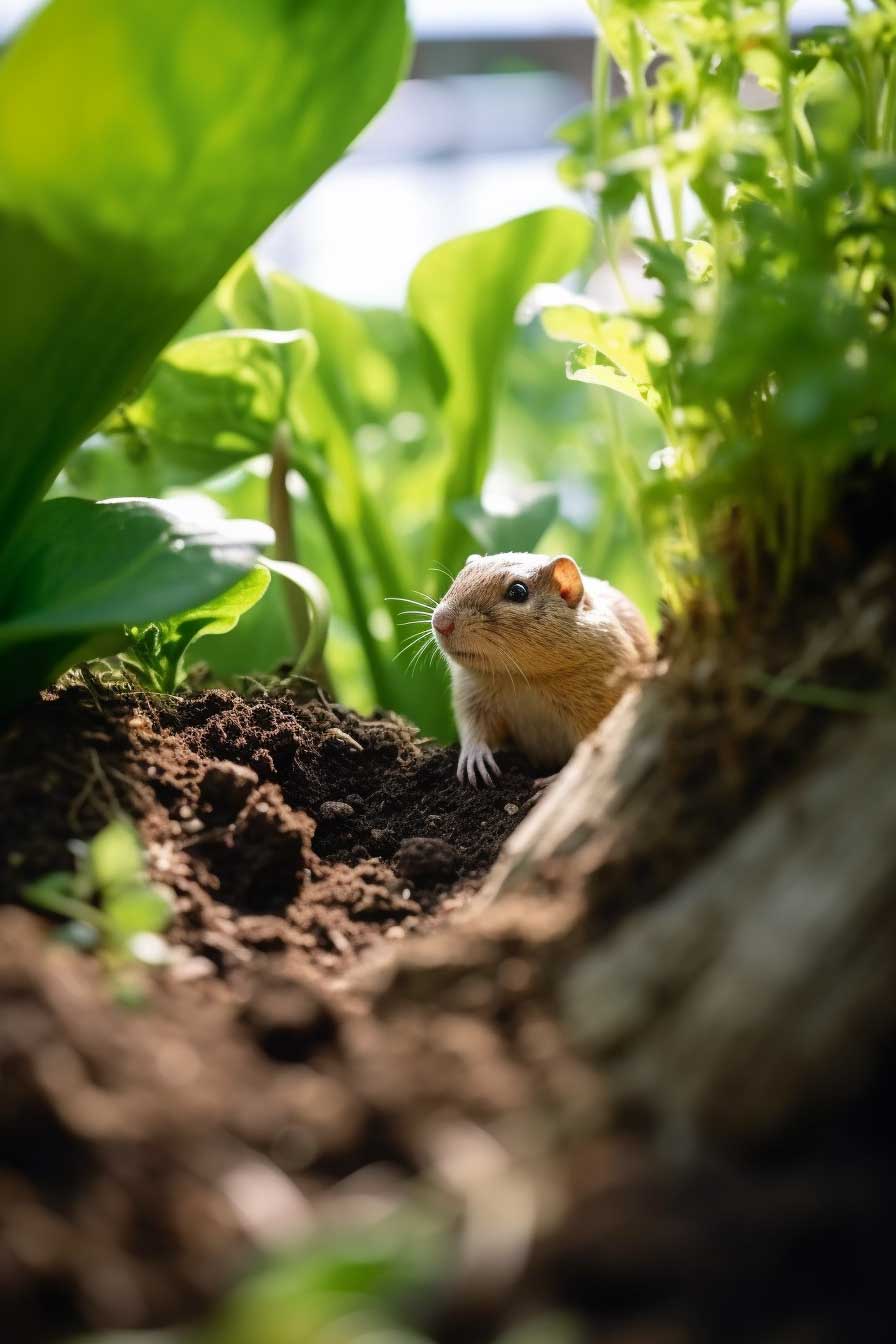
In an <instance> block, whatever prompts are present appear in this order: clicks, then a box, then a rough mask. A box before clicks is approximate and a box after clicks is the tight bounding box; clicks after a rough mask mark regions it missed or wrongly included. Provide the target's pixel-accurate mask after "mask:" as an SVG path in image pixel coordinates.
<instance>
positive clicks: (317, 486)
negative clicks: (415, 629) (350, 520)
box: [302, 468, 392, 705]
mask: <svg viewBox="0 0 896 1344" xmlns="http://www.w3.org/2000/svg"><path fill="white" fill-rule="evenodd" d="M302 474H303V475H304V477H305V482H306V484H307V486H308V493H309V495H310V496H311V500H312V503H313V504H314V507H315V509H316V510H317V514H318V517H319V518H320V521H321V525H322V527H323V529H324V531H325V533H326V534H327V541H328V542H329V543H330V548H331V550H332V552H333V558H334V559H335V561H336V564H337V566H338V568H339V573H340V576H341V578H342V583H343V586H344V588H345V594H346V597H347V598H348V604H349V607H350V608H351V613H352V619H353V621H354V624H355V629H356V631H357V634H358V639H359V640H360V641H361V647H362V648H363V650H364V656H365V658H366V660H367V667H368V670H369V672H370V680H371V681H372V682H373V689H374V691H375V693H376V697H377V700H378V701H379V703H380V704H381V705H388V704H391V702H392V695H391V679H390V677H389V674H388V669H387V667H386V665H385V664H384V663H383V660H382V656H381V651H380V648H379V645H378V644H377V641H376V640H375V639H374V637H373V635H372V634H371V631H370V626H369V625H368V624H367V602H366V600H365V597H364V592H363V589H362V587H361V584H360V582H359V579H358V570H357V567H356V565H355V558H354V556H353V555H352V552H351V549H350V547H349V544H348V542H347V540H346V538H345V535H344V533H343V532H342V530H341V528H339V526H338V525H337V523H336V520H335V519H334V517H333V515H332V513H331V512H330V506H329V504H328V503H327V496H326V491H325V489H324V483H323V480H322V478H321V477H320V476H318V475H317V473H316V472H313V471H310V470H308V469H307V468H305V469H303V473H302Z"/></svg>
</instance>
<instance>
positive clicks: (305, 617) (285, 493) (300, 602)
mask: <svg viewBox="0 0 896 1344" xmlns="http://www.w3.org/2000/svg"><path fill="white" fill-rule="evenodd" d="M291 460H292V430H291V428H290V426H289V423H288V422H287V421H286V420H281V421H280V423H279V424H278V425H277V428H276V429H275V430H274V437H273V441H272V443H271V471H270V475H269V477H268V517H269V519H270V523H271V527H272V528H273V529H274V538H275V544H274V553H275V555H276V557H277V559H278V560H288V561H289V562H290V564H298V560H299V553H298V547H297V546H296V539H295V533H294V531H293V526H292V501H291V499H290V497H289V489H288V487H287V483H286V478H287V474H288V472H289V469H290V464H291ZM281 582H282V584H283V592H284V596H285V598H286V611H287V615H288V617H289V623H290V626H291V628H292V635H293V641H294V643H295V655H296V662H297V663H298V662H300V661H301V658H302V654H303V653H304V652H305V648H306V646H307V644H308V635H309V633H310V630H311V615H310V612H309V611H308V600H307V598H306V597H305V594H304V593H303V592H302V591H301V589H300V588H298V587H296V585H295V584H294V583H288V582H286V580H282V581H281Z"/></svg>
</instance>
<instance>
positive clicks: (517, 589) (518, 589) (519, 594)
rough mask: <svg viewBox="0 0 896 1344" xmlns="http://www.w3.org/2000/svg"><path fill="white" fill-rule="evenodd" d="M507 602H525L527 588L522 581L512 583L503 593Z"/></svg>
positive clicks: (527, 594) (527, 593) (527, 592)
mask: <svg viewBox="0 0 896 1344" xmlns="http://www.w3.org/2000/svg"><path fill="white" fill-rule="evenodd" d="M504 596H505V597H506V598H507V601H508V602H525V600H526V598H527V597H528V596H529V589H528V588H527V587H526V585H525V584H524V583H520V582H518V581H517V582H516V583H512V584H511V585H510V587H509V588H508V589H507V592H506V593H505V594H504Z"/></svg>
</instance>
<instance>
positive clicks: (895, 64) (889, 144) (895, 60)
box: [879, 52, 896, 151]
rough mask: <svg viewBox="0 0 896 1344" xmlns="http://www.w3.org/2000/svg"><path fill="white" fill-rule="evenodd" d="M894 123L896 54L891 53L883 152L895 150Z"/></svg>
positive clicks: (882, 122) (882, 126)
mask: <svg viewBox="0 0 896 1344" xmlns="http://www.w3.org/2000/svg"><path fill="white" fill-rule="evenodd" d="M894 122H896V52H891V53H890V57H889V62H888V65H887V77H886V80H885V83H884V96H883V100H882V103H881V116H880V134H879V140H880V147H881V149H883V150H886V151H891V150H892V149H893V139H894V130H896V126H894Z"/></svg>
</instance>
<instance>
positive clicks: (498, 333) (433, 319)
mask: <svg viewBox="0 0 896 1344" xmlns="http://www.w3.org/2000/svg"><path fill="white" fill-rule="evenodd" d="M591 239H592V224H591V221H590V220H589V219H588V218H587V217H586V216H585V215H583V214H580V213H579V212H578V211H575V210H566V209H555V210H539V211H537V212H536V213H535V214H531V215H523V216H521V217H520V218H519V219H511V220H509V221H508V222H507V223H506V224H501V225H499V226H498V227H497V228H494V229H485V230H484V231H483V232H481V233H471V234H467V235H466V236H464V237H462V238H454V239H452V240H451V241H450V242H447V243H443V244H442V245H441V246H440V247H437V248H435V249H434V250H433V251H432V252H429V253H427V255H426V256H425V257H424V258H423V260H422V261H421V262H420V263H419V264H418V266H417V267H416V269H415V271H414V273H413V275H412V276H411V283H410V288H409V292H408V300H409V303H410V309H411V313H412V314H413V316H414V318H415V319H416V321H417V323H418V324H419V326H420V328H421V330H422V332H423V335H424V339H425V342H426V347H427V349H428V350H429V352H430V356H431V358H430V360H429V371H430V377H431V381H432V384H433V390H434V392H435V394H436V396H437V397H439V398H440V400H441V403H442V415H443V419H444V427H445V433H446V435H447V438H448V442H449V450H450V451H449V465H448V472H447V476H446V480H445V486H444V500H443V504H442V508H441V510H440V514H439V524H438V527H437V536H436V547H435V558H436V559H437V560H438V561H439V562H440V563H442V564H445V565H447V566H448V568H449V569H451V570H452V571H454V570H455V569H456V568H458V566H459V565H460V563H461V562H462V561H463V558H464V552H465V549H468V547H467V543H466V541H465V530H464V527H463V525H462V524H461V522H460V521H459V520H458V519H457V518H456V517H455V514H454V511H453V505H454V504H455V503H456V502H457V501H458V500H461V499H469V498H471V497H475V496H477V495H478V494H479V492H480V490H481V488H482V482H483V480H484V477H485V472H486V469H487V466H488V460H489V451H490V443H491V433H492V422H493V419H494V407H495V399H496V394H497V390H498V382H499V375H500V373H501V369H502V365H503V361H504V356H505V354H506V351H507V347H508V345H509V343H510V338H511V335H512V332H513V323H514V316H515V313H516V310H517V307H518V305H519V302H520V300H521V299H522V298H523V296H524V295H525V294H526V293H527V292H528V291H529V290H530V289H531V288H532V287H533V286H534V285H535V284H537V283H538V282H539V281H549V280H560V279H562V277H563V276H564V275H567V274H568V273H569V272H570V271H572V270H573V269H574V267H575V266H577V265H578V263H579V262H580V261H581V260H582V258H583V256H584V255H585V252H586V251H587V249H588V247H589V245H590V243H591Z"/></svg>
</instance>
